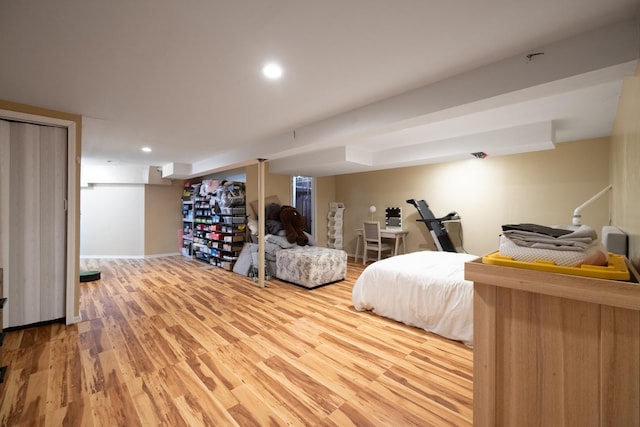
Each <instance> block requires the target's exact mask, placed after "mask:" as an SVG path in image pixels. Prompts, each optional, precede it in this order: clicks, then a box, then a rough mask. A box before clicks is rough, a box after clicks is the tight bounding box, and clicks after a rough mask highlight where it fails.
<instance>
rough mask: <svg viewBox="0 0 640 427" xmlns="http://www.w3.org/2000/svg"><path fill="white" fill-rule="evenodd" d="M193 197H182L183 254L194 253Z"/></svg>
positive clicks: (188, 255)
mask: <svg viewBox="0 0 640 427" xmlns="http://www.w3.org/2000/svg"><path fill="white" fill-rule="evenodd" d="M193 224H194V211H193V199H188V200H187V199H184V198H183V199H182V255H184V256H187V257H191V256H192V255H193V248H192V243H193Z"/></svg>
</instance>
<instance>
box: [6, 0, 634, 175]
mask: <svg viewBox="0 0 640 427" xmlns="http://www.w3.org/2000/svg"><path fill="white" fill-rule="evenodd" d="M639 5H640V2H639V1H638V0H608V1H602V0H563V1H558V0H538V1H536V2H524V1H520V2H515V1H513V0H488V1H482V2H480V1H472V0H467V1H433V0H394V1H390V0H324V1H317V2H311V1H305V0H233V1H229V0H227V1H222V0H201V1H196V0H187V1H179V2H178V1H167V0H113V1H108V2H97V1H91V2H88V1H86V0H57V1H55V2H52V1H42V0H20V1H11V0H0V64H1V65H0V99H4V100H8V101H14V102H19V103H24V104H30V105H36V106H39V107H44V108H50V109H55V110H60V111H65V112H70V113H77V114H81V115H82V116H83V161H84V162H85V163H86V164H90V163H93V164H96V163H97V164H103V165H106V164H107V162H109V163H108V164H112V165H113V164H116V165H117V164H122V165H130V164H132V165H166V172H165V175H166V176H174V177H181V176H184V177H186V176H193V175H198V174H204V173H207V172H211V171H216V170H222V169H224V168H227V167H230V166H237V165H241V164H246V163H248V162H251V161H254V160H255V159H256V158H266V159H268V160H270V161H271V169H272V170H273V171H276V172H280V173H295V174H303V175H327V174H335V173H347V172H353V171H362V170H372V169H382V168H389V167H398V166H404V165H409V164H422V163H430V162H436V161H448V160H454V159H456V158H459V157H460V155H462V153H463V152H464V153H465V155H468V154H466V153H468V152H470V151H468V150H472V151H486V152H487V153H488V154H489V155H501V154H508V153H512V152H519V151H523V150H536V149H548V148H552V147H553V144H554V143H556V142H564V141H570V140H579V139H586V138H592V137H601V136H607V135H609V134H610V133H611V129H612V123H613V118H614V116H615V110H616V106H617V100H618V96H619V92H620V87H621V81H622V79H623V78H624V77H625V76H627V75H629V74H630V73H632V72H633V70H634V69H635V66H636V64H637V59H638V52H639V51H640V42H639V39H638V33H639V31H638V23H637V22H636V21H634V20H637V19H638V17H639V16H640V6H639ZM537 52H544V54H543V55H538V56H535V57H532V58H531V59H530V60H529V59H527V57H526V55H527V54H530V53H537ZM268 60H277V61H279V62H281V63H282V65H283V67H284V69H285V74H284V77H283V78H282V79H281V80H280V81H277V82H271V81H266V80H265V79H264V78H263V77H262V76H261V74H260V68H261V67H262V65H263V64H264V63H265V62H266V61H268ZM143 146H149V147H151V148H152V149H153V151H152V152H151V153H143V152H141V150H140V148H141V147H143ZM485 147H486V148H485ZM171 171H173V172H171Z"/></svg>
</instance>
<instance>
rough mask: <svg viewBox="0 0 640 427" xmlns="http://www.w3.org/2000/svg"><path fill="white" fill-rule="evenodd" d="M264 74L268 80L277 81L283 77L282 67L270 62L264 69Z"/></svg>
mask: <svg viewBox="0 0 640 427" xmlns="http://www.w3.org/2000/svg"><path fill="white" fill-rule="evenodd" d="M262 74H264V76H265V77H266V78H268V79H271V80H276V79H279V78H280V77H282V67H281V66H280V64H278V63H276V62H269V63H268V64H266V65H265V66H264V67H262Z"/></svg>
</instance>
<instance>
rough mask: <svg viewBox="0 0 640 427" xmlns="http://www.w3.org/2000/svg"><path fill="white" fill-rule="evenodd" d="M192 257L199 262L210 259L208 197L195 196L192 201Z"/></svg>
mask: <svg viewBox="0 0 640 427" xmlns="http://www.w3.org/2000/svg"><path fill="white" fill-rule="evenodd" d="M193 205H194V206H193V210H194V219H193V223H194V228H193V242H192V248H193V256H194V257H195V258H196V259H197V260H200V261H204V262H209V261H210V259H211V244H210V243H211V242H210V239H209V238H208V233H209V231H210V226H211V224H213V219H212V210H211V198H210V196H196V197H195V198H194V201H193Z"/></svg>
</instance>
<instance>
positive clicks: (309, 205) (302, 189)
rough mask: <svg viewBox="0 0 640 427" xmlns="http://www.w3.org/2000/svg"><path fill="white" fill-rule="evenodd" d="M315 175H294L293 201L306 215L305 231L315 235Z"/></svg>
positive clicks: (303, 214) (294, 205)
mask: <svg viewBox="0 0 640 427" xmlns="http://www.w3.org/2000/svg"><path fill="white" fill-rule="evenodd" d="M313 181H314V179H313V177H310V176H294V177H293V179H292V182H293V192H292V194H293V201H292V203H291V204H292V205H293V207H295V208H296V209H298V211H299V212H300V213H301V214H302V216H304V218H305V220H306V224H305V227H304V231H306V232H307V233H309V234H311V235H312V236H313V235H314V233H313V231H312V230H313V220H314V217H313V210H314V209H313Z"/></svg>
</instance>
